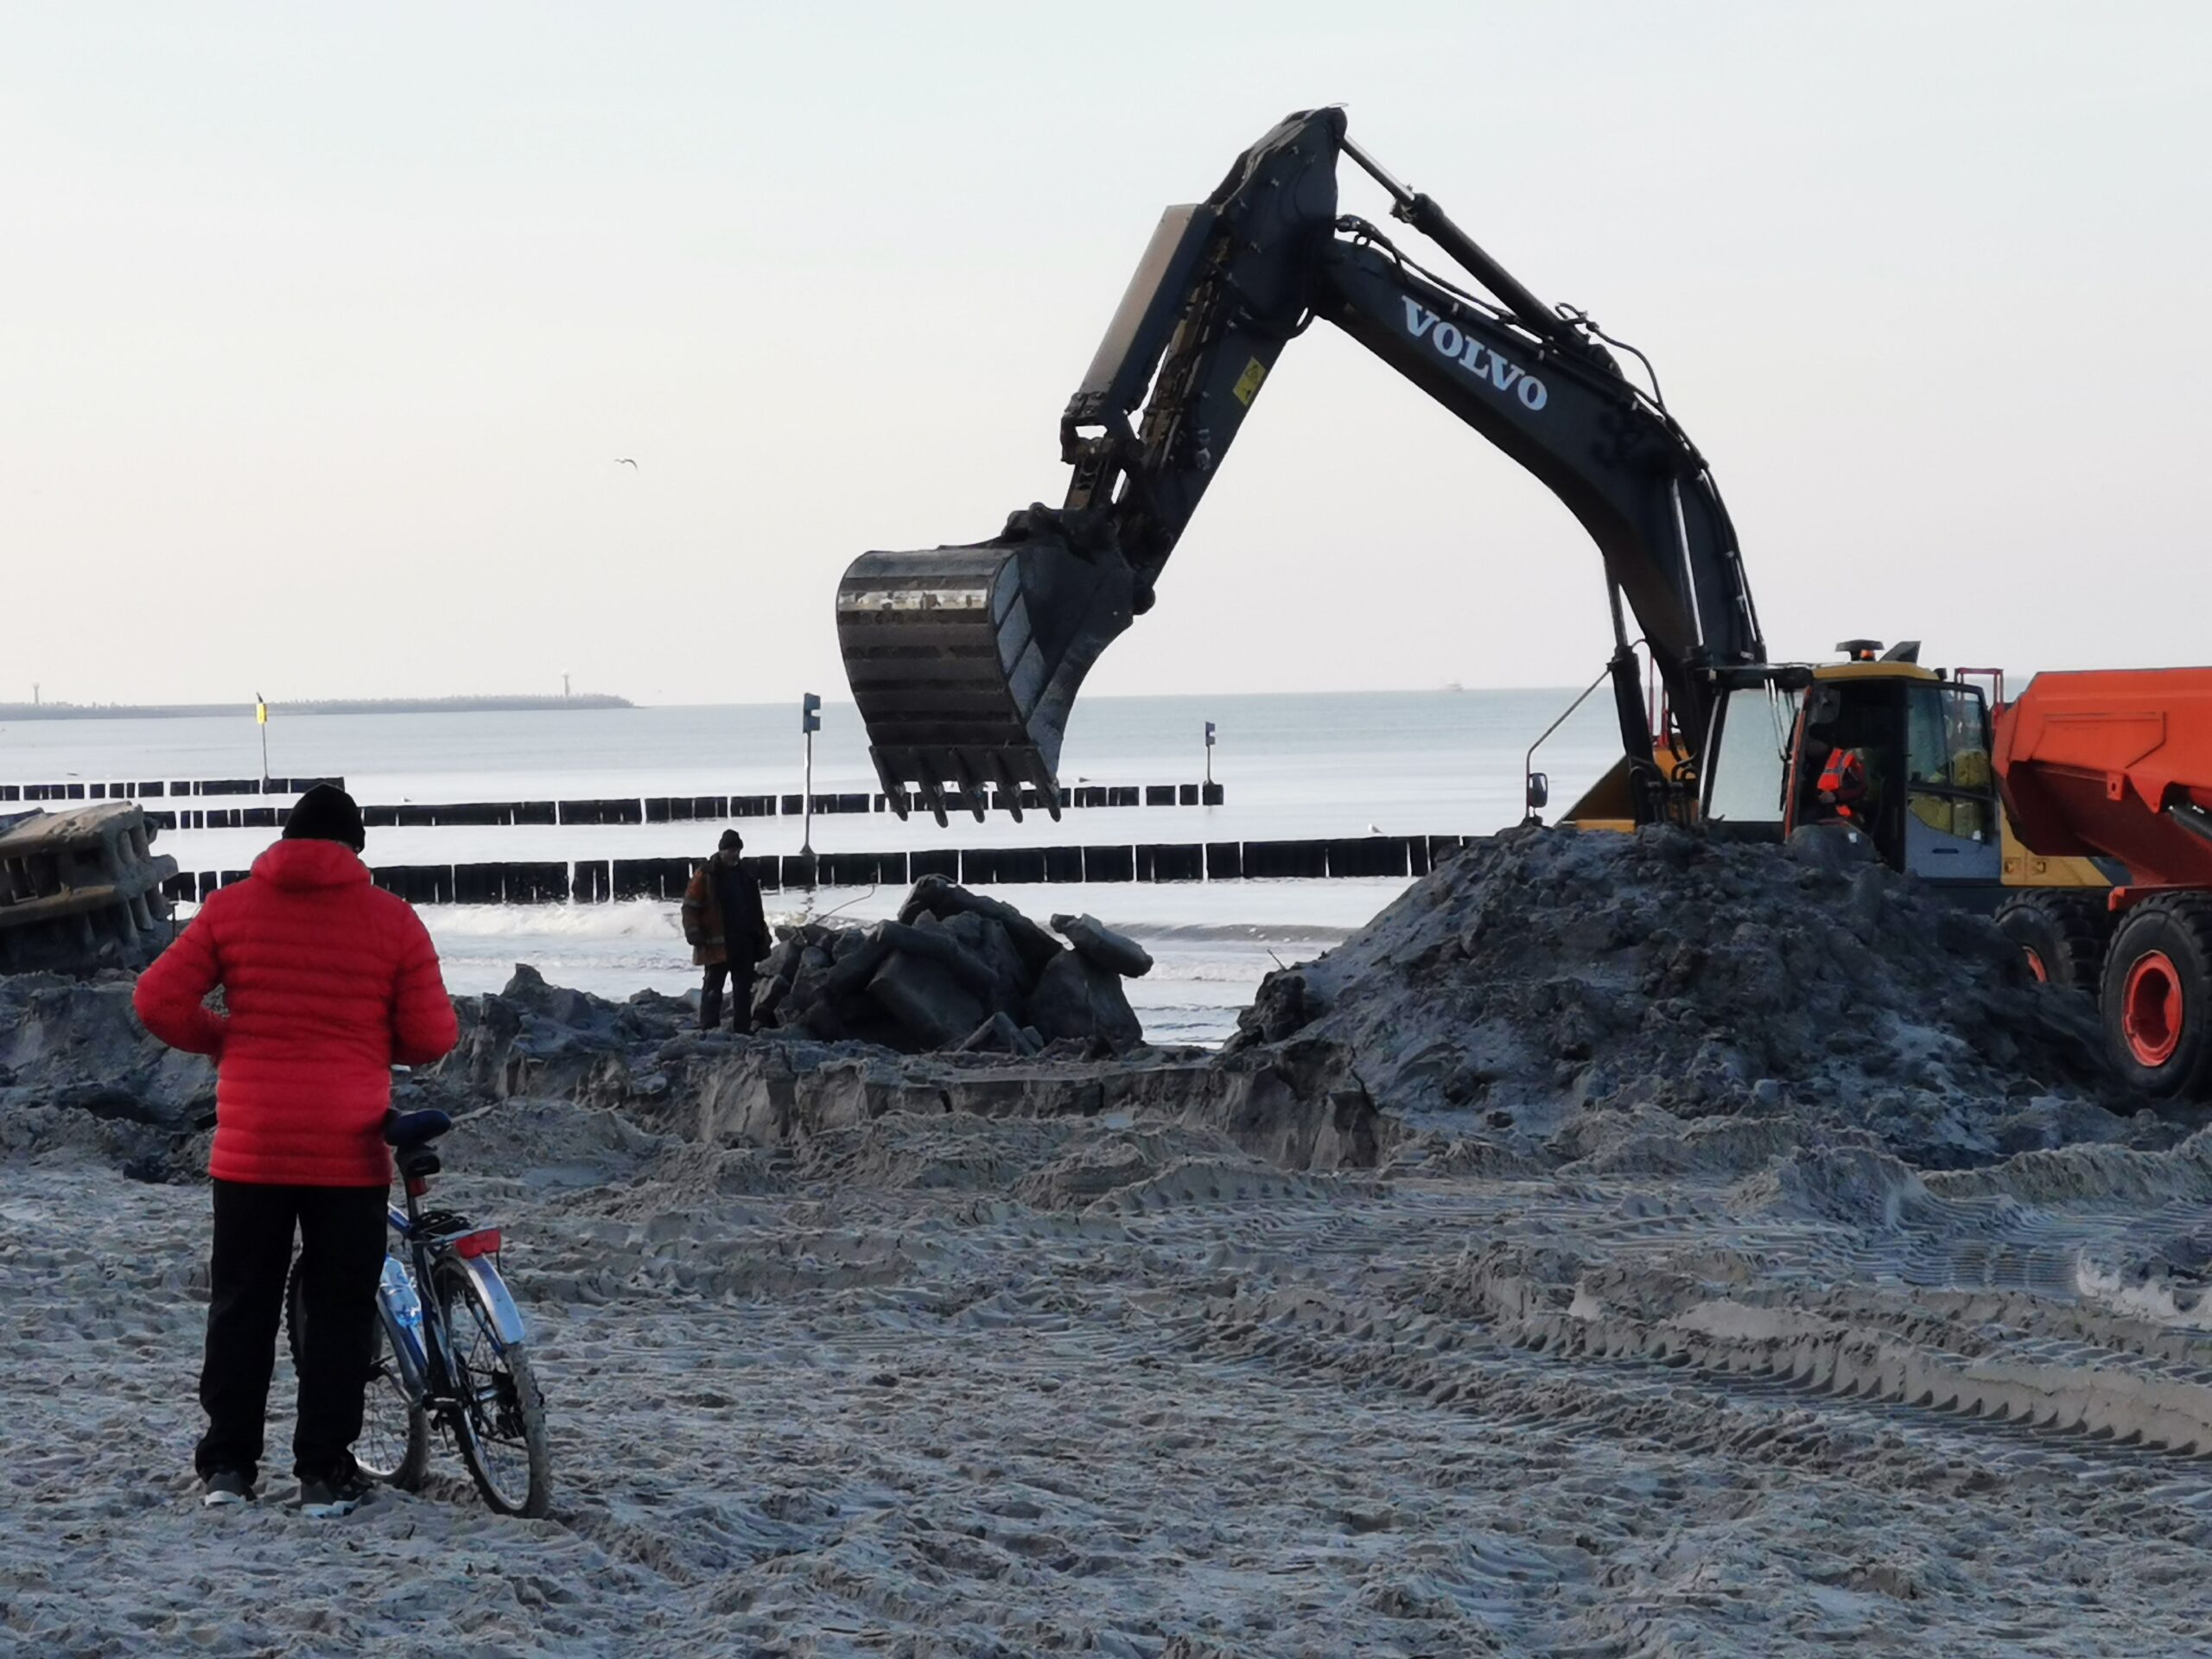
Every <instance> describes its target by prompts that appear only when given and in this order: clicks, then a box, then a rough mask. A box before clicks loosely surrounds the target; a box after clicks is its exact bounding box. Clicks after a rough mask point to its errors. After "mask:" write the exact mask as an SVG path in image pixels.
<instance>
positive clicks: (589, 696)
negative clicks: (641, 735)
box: [0, 691, 638, 721]
mask: <svg viewBox="0 0 2212 1659" xmlns="http://www.w3.org/2000/svg"><path fill="white" fill-rule="evenodd" d="M637 706H638V705H637V704H636V703H634V702H631V701H630V700H629V698H627V697H617V696H609V695H608V694H607V693H605V692H600V691H585V692H578V693H577V694H576V695H575V696H567V697H556V696H527V695H524V696H483V697H317V698H315V699H312V700H310V701H308V702H272V703H270V705H269V712H270V715H503V714H526V713H533V712H550V711H553V710H566V709H634V708H636V707H637ZM253 710H254V705H253V704H252V703H251V702H0V721H9V720H200V719H217V720H235V719H244V720H251V718H252V717H253Z"/></svg>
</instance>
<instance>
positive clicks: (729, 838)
mask: <svg viewBox="0 0 2212 1659" xmlns="http://www.w3.org/2000/svg"><path fill="white" fill-rule="evenodd" d="M715 847H716V848H717V849H720V850H721V851H722V852H725V853H735V852H742V851H743V850H744V849H745V837H744V836H741V835H739V834H738V833H737V831H736V830H734V829H725V830H723V831H722V838H721V840H720V841H718V842H715Z"/></svg>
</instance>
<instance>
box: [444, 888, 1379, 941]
mask: <svg viewBox="0 0 2212 1659" xmlns="http://www.w3.org/2000/svg"><path fill="white" fill-rule="evenodd" d="M416 909H417V910H418V911H419V912H420V913H421V914H422V917H423V920H424V922H425V923H426V924H428V925H429V929H430V931H431V932H433V933H434V934H436V935H438V936H440V937H441V938H453V939H477V938H481V939H501V938H518V937H524V936H527V937H531V938H575V939H657V938H663V937H665V936H667V935H670V934H677V935H680V934H681V932H682V931H683V930H682V925H681V922H680V920H679V918H678V916H677V906H675V905H673V904H671V903H669V902H668V901H666V900H665V899H624V900H622V901H620V903H615V904H601V905H420V906H416ZM767 910H768V919H769V920H770V922H772V923H774V922H783V921H790V920H793V919H795V914H794V913H793V912H790V911H788V910H786V911H782V912H779V907H778V906H777V904H776V901H775V895H774V894H770V895H768V905H767ZM818 919H823V920H827V919H829V916H828V913H827V912H823V914H822V915H821V916H820V917H819V918H818ZM836 919H837V920H839V921H841V922H857V923H859V924H860V925H863V926H865V925H866V924H867V919H868V918H858V917H839V918H836ZM1115 928H1116V931H1118V932H1122V933H1126V934H1128V937H1129V938H1133V939H1138V940H1141V941H1147V942H1150V943H1154V944H1255V945H1267V944H1295V945H1334V944H1343V943H1344V941H1345V940H1346V939H1348V938H1351V936H1352V934H1353V933H1355V932H1357V931H1358V930H1357V929H1356V928H1351V927H1342V926H1332V925H1328V924H1326V923H1316V922H1145V921H1129V922H1119V923H1116V924H1115Z"/></svg>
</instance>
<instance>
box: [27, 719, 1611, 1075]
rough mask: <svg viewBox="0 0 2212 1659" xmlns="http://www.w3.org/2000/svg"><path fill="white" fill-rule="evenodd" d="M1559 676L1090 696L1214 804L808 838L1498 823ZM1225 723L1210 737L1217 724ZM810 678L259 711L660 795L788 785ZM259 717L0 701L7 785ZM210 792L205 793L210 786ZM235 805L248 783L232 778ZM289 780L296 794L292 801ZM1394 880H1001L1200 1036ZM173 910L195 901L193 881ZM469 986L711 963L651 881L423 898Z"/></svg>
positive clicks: (319, 739)
mask: <svg viewBox="0 0 2212 1659" xmlns="http://www.w3.org/2000/svg"><path fill="white" fill-rule="evenodd" d="M1575 696H1576V692H1575V691H1573V690H1458V689H1456V688H1455V689H1450V690H1435V691H1418V692H1396V691H1391V692H1383V691H1377V692H1360V693H1333V694H1328V695H1319V694H1302V693H1284V694H1251V695H1247V696H1204V697H1200V696H1153V697H1111V696H1100V697H1085V698H1083V699H1081V700H1080V701H1079V702H1077V705H1076V709H1075V711H1074V715H1073V718H1072V719H1071V721H1070V724H1069V728H1068V734H1067V741H1066V744H1065V748H1064V750H1063V752H1062V755H1061V766H1060V778H1061V781H1062V783H1063V785H1083V784H1091V785H1160V784H1195V783H1198V782H1200V781H1202V780H1203V779H1205V778H1206V777H1207V776H1208V775H1209V769H1211V777H1212V779H1214V780H1215V781H1217V783H1219V784H1220V785H1222V788H1223V794H1224V799H1223V802H1222V804H1220V805H1217V806H1211V807H1202V806H1190V807H1185V806H1173V807H1168V806H1160V807H1122V808H1089V809H1084V810H1070V811H1068V812H1067V813H1066V814H1065V816H1064V817H1063V818H1062V820H1061V821H1060V822H1059V823H1053V822H1052V820H1051V819H1050V818H1049V817H1046V815H1045V814H1043V813H1041V812H1032V813H1029V814H1027V815H1026V817H1025V818H1024V820H1023V822H1021V823H1014V822H1012V821H1011V819H1010V818H1008V817H1007V815H1006V814H1004V813H998V812H995V813H993V814H992V815H991V817H990V820H989V822H988V823H976V821H975V820H974V818H973V817H969V816H967V815H964V814H959V815H955V816H954V817H952V818H951V821H950V823H949V824H948V825H945V826H944V827H940V826H939V825H938V823H936V822H935V821H934V819H932V818H931V817H928V816H927V815H926V814H918V815H916V816H915V817H912V818H911V819H909V820H907V821H906V822H905V823H901V822H900V821H899V819H898V818H897V817H893V815H891V814H889V813H877V812H870V813H866V814H860V815H851V814H825V815H817V817H814V819H813V821H812V823H811V826H810V828H811V841H812V845H813V849H814V850H815V851H816V852H817V853H830V852H842V851H852V852H888V851H899V850H912V849H921V848H927V847H961V848H968V847H1023V846H1051V845H1069V844H1085V843H1088V844H1114V845H1128V844H1133V843H1139V842H1195V841H1274V840H1287V839H1305V838H1318V837H1331V838H1334V837H1341V836H1364V835H1370V834H1380V835H1390V836H1408V835H1455V836H1467V835H1481V834H1488V833H1490V832H1491V831H1494V830H1497V829H1502V828H1503V827H1505V826H1506V825H1509V824H1511V823H1518V822H1519V821H1520V819H1521V818H1522V815H1523V811H1524V807H1523V804H1522V766H1523V761H1524V758H1525V757H1526V755H1527V753H1528V750H1529V747H1530V745H1531V744H1533V743H1535V742H1536V741H1537V740H1538V739H1539V737H1540V736H1541V735H1542V734H1543V733H1544V732H1545V730H1546V728H1548V727H1549V726H1550V725H1551V724H1552V723H1553V722H1554V721H1555V720H1559V719H1560V715H1562V714H1563V713H1564V712H1565V711H1566V710H1567V708H1568V706H1569V704H1570V703H1572V702H1573V700H1574V698H1575ZM1209 722H1211V725H1212V727H1213V729H1214V733H1215V743H1214V746H1213V747H1211V750H1209V749H1208V747H1207V746H1206V744H1205V732H1206V728H1207V725H1208V723H1209ZM799 728H800V718H799V710H798V700H797V699H796V698H794V699H792V700H791V702H789V703H783V704H775V705H728V706H709V707H689V708H677V707H661V708H632V709H560V708H553V709H531V710H527V711H519V712H511V713H493V712H471V713H453V712H438V713H426V714H396V713H375V714H343V715H294V716H290V717H286V716H283V715H278V716H276V717H274V718H272V720H271V721H270V725H269V726H268V728H266V737H267V741H268V765H267V772H268V775H270V776H275V777H286V776H289V777H326V776H338V777H343V778H344V779H346V787H347V788H348V789H349V790H350V791H352V792H353V795H354V797H355V798H356V799H358V800H359V801H361V802H362V803H363V804H393V805H397V804H410V803H418V804H419V803H430V802H463V801H514V800H546V799H576V798H610V797H624V796H628V797H646V796H659V795H687V796H696V795H758V794H776V795H784V794H798V793H800V792H802V789H803V782H804V779H805V778H806V776H807V770H806V767H807V760H806V749H805V740H804V738H803V736H802V735H801V733H800V729H799ZM1616 730H1617V728H1616V727H1615V726H1614V724H1613V717H1612V709H1611V701H1610V699H1609V698H1608V697H1607V696H1605V693H1604V692H1603V691H1602V690H1601V691H1600V692H1599V695H1597V696H1592V697H1590V698H1589V699H1588V700H1587V701H1586V702H1585V703H1583V705H1582V706H1581V707H1580V709H1578V710H1576V711H1575V712H1574V713H1573V715H1570V716H1569V717H1568V718H1567V719H1566V721H1564V723H1562V724H1561V725H1560V727H1559V729H1558V730H1557V731H1556V732H1554V734H1552V735H1551V736H1550V737H1549V739H1548V740H1547V741H1545V742H1544V744H1543V747H1541V750H1540V751H1539V753H1538V754H1537V756H1536V760H1535V767H1536V769H1537V770H1539V771H1541V772H1546V773H1548V776H1549V778H1550V779H1551V785H1552V799H1553V801H1554V804H1556V805H1564V804H1566V803H1567V802H1569V801H1572V800H1573V798H1574V797H1575V795H1576V794H1578V793H1579V792H1580V790H1581V789H1582V788H1583V787H1584V786H1585V785H1587V784H1588V783H1590V782H1591V781H1592V780H1593V779H1596V778H1597V777H1598V776H1599V774H1600V773H1601V772H1603V771H1604V770H1605V767H1606V766H1609V765H1610V764H1611V760H1612V759H1613V757H1614V756H1615V755H1617V754H1618V753H1619V748H1618V738H1617V736H1616V735H1615V733H1616ZM263 735H264V733H263V730H262V728H258V727H257V726H256V724H255V723H254V721H253V720H252V718H251V715H245V716H231V717H213V716H202V715H194V716H190V717H177V718H168V719H41V720H29V721H6V722H4V723H0V783H40V784H43V783H67V782H75V781H80V780H81V781H86V782H91V781H101V782H105V781H110V780H116V779H130V780H134V781H135V780H137V779H156V778H159V779H201V778H248V777H258V776H261V775H263V772H264V768H263V762H262V748H261V743H262V738H263ZM811 776H812V790H813V792H814V793H816V794H835V793H856V792H860V791H869V792H871V793H873V792H874V791H875V789H876V788H877V784H876V780H875V777H874V771H873V769H872V768H871V767H870V766H869V764H868V747H867V739H866V736H865V734H864V733H863V731H862V728H861V723H860V720H859V716H858V715H857V713H856V712H855V710H854V709H853V708H852V707H851V706H850V705H849V704H839V703H835V702H832V703H829V704H828V705H827V706H825V707H824V709H823V721H822V729H821V731H820V732H819V733H817V734H816V736H815V738H814V744H813V754H812V773H811ZM210 804H213V803H210ZM221 804H225V805H238V804H253V803H252V802H251V801H250V800H249V801H239V800H229V801H225V802H223V803H221ZM275 804H282V803H281V802H278V803H275ZM720 828H721V826H719V825H715V824H710V823H696V822H690V823H664V824H640V825H565V826H563V825H543V826H536V825H525V826H516V827H512V828H502V829H474V828H449V827H423V828H404V829H373V830H372V831H370V834H369V845H368V849H367V858H368V860H369V861H370V862H371V863H372V864H454V863H471V862H477V861H505V860H546V861H553V860H563V861H574V860H582V859H612V858H652V857H668V856H676V855H685V854H691V855H700V854H704V853H706V852H709V851H710V850H712V849H713V846H714V843H715V837H716V836H717V835H718V833H719V830H720ZM737 828H739V829H741V832H742V833H743V834H744V836H745V838H746V849H747V852H748V853H756V854H766V853H776V854H786V853H796V852H798V851H799V850H800V846H801V842H802V837H803V836H804V834H805V832H806V829H807V826H805V825H804V823H802V821H801V820H800V819H799V818H798V817H770V818H753V819H746V820H743V821H741V823H738V824H737ZM273 838H274V832H273V831H270V830H268V829H220V830H200V831H174V832H167V833H165V834H163V835H162V837H161V838H160V839H159V840H158V841H157V842H156V851H157V852H164V853H168V854H171V855H174V856H175V858H176V860H177V863H178V866H179V868H182V869H187V870H218V869H240V868H245V867H247V866H248V865H250V864H251V861H252V860H253V858H254V856H255V855H257V854H258V853H259V852H260V851H261V850H262V849H263V848H264V847H265V846H266V845H267V844H268V843H269V842H270V840H272V839H273ZM1407 885H1408V883H1407V882H1406V881H1404V880H1375V879H1364V880H1363V879H1352V880H1236V881H1197V882H1161V883H1148V882H1147V883H1099V884H1092V885H1081V884H1077V885H1057V886H1031V885H1013V886H1007V887H1001V888H998V889H995V892H996V893H997V896H999V897H1001V898H1004V899H1008V900H1010V901H1012V902H1013V903H1014V904H1016V905H1018V906H1020V908H1021V909H1022V910H1024V911H1025V912H1027V913H1029V914H1031V915H1033V916H1036V917H1038V918H1040V919H1044V918H1049V917H1050V916H1052V914H1054V913H1056V912H1089V913H1090V914H1092V915H1094V916H1096V917H1097V918H1099V919H1100V920H1102V921H1103V922H1106V923H1108V924H1109V925H1112V926H1115V927H1117V928H1120V929H1122V931H1125V932H1128V933H1129V934H1131V935H1132V936H1134V937H1135V938H1137V939H1139V940H1141V942H1142V943H1143V944H1145V946H1146V948H1147V950H1150V951H1151V952H1152V953H1153V956H1154V959H1155V966H1154V970H1153V971H1152V973H1151V974H1149V975H1147V976H1145V977H1144V978H1142V979H1141V980H1136V981H1132V982H1130V985H1129V990H1130V1001H1131V1002H1132V1003H1133V1004H1134V1005H1135V1008H1136V1010H1137V1013H1138V1014H1139V1016H1140V1017H1141V1019H1142V1020H1143V1021H1144V1023H1145V1027H1146V1030H1147V1035H1149V1036H1150V1037H1152V1038H1153V1039H1154V1040H1157V1041H1161V1042H1184V1043H1199V1044H1211V1043H1217V1042H1220V1041H1221V1040H1223V1039H1224V1038H1225V1037H1227V1036H1228V1035H1229V1033H1230V1032H1231V1031H1232V1030H1233V1029H1234V1028H1235V1023H1236V1014H1237V1012H1238V1011H1239V1010H1240V1009H1242V1008H1243V1007H1246V1006H1248V1005H1249V1002H1250V1001H1251V998H1252V995H1253V993H1254V991H1255V989H1256V988H1257V987H1258V985H1259V982H1260V980H1261V979H1262V977H1263V976H1265V975H1266V974H1267V973H1268V971H1269V970H1270V969H1274V968H1275V967H1277V966H1281V965H1287V964H1289V963H1296V962H1300V961H1303V960H1306V959H1309V958H1311V957H1315V956H1318V955H1319V954H1320V953H1321V952H1323V951H1325V950H1328V949H1329V948H1330V947H1331V946H1332V945H1333V944H1338V943H1339V942H1341V941H1342V940H1343V939H1344V938H1346V937H1348V936H1349V935H1350V934H1351V932H1353V931H1356V930H1357V929H1358V928H1359V927H1360V926H1361V925H1363V924H1364V923H1365V922H1366V921H1367V920H1368V919H1369V918H1370V917H1372V916H1373V915H1374V914H1375V913H1376V912H1377V911H1378V910H1380V909H1382V908H1383V906H1385V905H1387V904H1389V902H1390V901H1391V900H1392V899H1395V898H1396V897H1397V896H1398V895H1399V894H1400V893H1402V892H1403V891H1404V889H1405V887H1406V886H1407ZM903 897H904V891H903V889H900V890H893V889H889V888H857V889H855V888H835V887H823V888H818V889H817V890H816V891H815V892H813V893H810V894H809V893H779V894H772V895H771V896H770V898H769V901H768V906H769V911H770V914H771V918H772V919H780V920H799V919H806V918H823V917H835V918H838V919H840V920H846V919H857V920H868V919H874V918H880V917H885V916H888V915H891V914H893V912H896V910H897V909H898V906H899V900H900V899H902V898H903ZM180 914H181V915H184V916H188V915H189V914H190V908H189V906H184V907H181V911H180ZM423 918H424V920H425V921H426V922H427V923H428V925H429V930H430V933H431V936H432V937H433V938H435V940H436V942H437V945H438V949H439V952H440V955H441V957H442V960H443V963H444V966H445V972H446V977H447V982H448V985H449V986H450V987H451V988H453V989H454V991H456V992H480V991H486V990H496V989H498V988H499V987H500V986H501V985H503V984H504V983H505V982H506V980H507V978H508V977H509V976H510V975H511V974H512V971H513V969H514V967H515V965H516V964H517V963H529V964H531V966H533V967H535V968H537V969H538V970H539V971H540V972H541V973H543V975H544V976H546V977H547V978H548V979H549V980H551V981H553V982H556V983H557V984H563V985H569V986H574V987H575V988H580V989H583V990H588V991H591V992H594V993H595V994H597V995H602V996H608V997H615V998H620V997H624V996H627V995H631V994H632V993H633V992H636V991H639V990H640V989H646V988H651V989H653V990H657V991H662V992H668V993H681V992H683V991H685V990H687V989H690V988H693V987H694V986H695V985H696V969H693V968H692V966H691V964H690V953H689V951H688V950H687V949H686V947H685V945H684V943H683V934H682V931H681V929H680V927H679V925H678V921H677V907H676V906H674V905H673V904H669V903H664V902H658V901H632V902H626V903H620V904H590V905H573V906H572V905H547V906H426V907H424V909H423Z"/></svg>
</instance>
